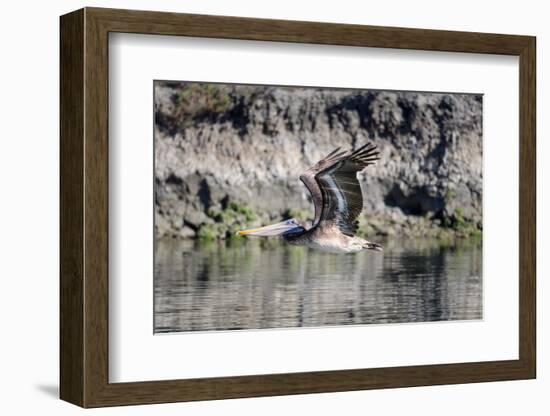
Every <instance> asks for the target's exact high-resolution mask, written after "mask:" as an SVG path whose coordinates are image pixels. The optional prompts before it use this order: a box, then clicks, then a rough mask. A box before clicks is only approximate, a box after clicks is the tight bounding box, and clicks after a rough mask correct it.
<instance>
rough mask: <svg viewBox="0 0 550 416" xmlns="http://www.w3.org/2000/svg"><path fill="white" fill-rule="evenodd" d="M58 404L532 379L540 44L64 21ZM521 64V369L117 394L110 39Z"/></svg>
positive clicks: (197, 385) (94, 12)
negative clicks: (392, 51)
mask: <svg viewBox="0 0 550 416" xmlns="http://www.w3.org/2000/svg"><path fill="white" fill-rule="evenodd" d="M60 29H61V45H60V47H61V50H60V53H61V61H60V63H61V96H60V98H61V100H60V101H61V120H60V123H61V155H60V156H61V157H60V159H61V178H60V186H61V200H60V204H61V215H60V217H61V218H60V220H61V230H60V232H61V243H60V244H61V246H60V253H61V254H60V262H61V267H60V279H61V281H60V297H61V301H60V380H61V381H60V384H61V385H60V396H61V398H62V399H63V400H66V401H68V402H71V403H74V404H76V405H79V406H82V407H100V406H114V405H130V404H146V403H163V402H178V401H191V400H212V399H225V398H238V397H257V396H269V395H286V394H302V393H321V392H337V391H351V390H363V389H379V388H396V387H409V386H424V385H438V384H453V383H473V382H486V381H498V380H517V379H529V378H535V375H536V334H535V311H536V306H535V278H536V276H535V263H536V259H535V253H536V226H535V225H536V207H535V202H536V191H535V185H536V178H535V171H536V169H535V160H536V151H535V106H536V97H535V50H536V48H535V38H534V37H530V36H517V35H500V34H485V33H468V32H451V31H438V30H421V29H403V28H390V27H375V26H361V25H345V24H328V23H313V22H297V21H283V20H265V19H253V18H240V17H225V16H223V17H222V16H206V15H189V14H176V13H164V12H147V11H130V10H114V9H100V8H85V9H81V10H78V11H75V12H72V13H69V14H67V15H64V16H62V17H61V21H60ZM110 32H126V33H142V34H155V35H174V36H193V37H206V38H224V39H242V40H263V41H278V42H298V43H311V44H330V45H347V46H369V47H380V48H397V49H417V50H430V51H448V52H468V53H483V54H503V55H515V56H519V66H520V80H519V85H520V93H519V97H520V99H519V109H518V110H519V114H520V116H519V119H520V146H519V154H520V182H519V183H520V189H519V195H520V207H519V208H520V211H519V212H520V215H519V218H520V220H519V221H520V223H519V230H520V232H519V235H520V245H519V247H520V253H519V259H520V266H519V270H518V273H519V359H518V360H506V361H491V362H471V363H457V364H443V365H441V364H437V365H418V366H417V365H415V366H406V367H390V368H366V369H353V370H338V371H319V372H307V373H287V374H265V375H252V376H237V377H218V378H203V379H181V380H169V381H146V382H132V383H109V379H108V360H109V354H108V287H109V285H108V281H109V280H108V279H109V276H108V222H109V216H108V168H109V167H108V65H109V62H108V34H109V33H110Z"/></svg>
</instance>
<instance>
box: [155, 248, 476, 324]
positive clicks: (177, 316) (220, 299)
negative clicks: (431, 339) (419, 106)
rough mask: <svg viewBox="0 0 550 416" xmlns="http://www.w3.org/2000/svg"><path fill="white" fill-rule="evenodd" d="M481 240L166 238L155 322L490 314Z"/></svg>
mask: <svg viewBox="0 0 550 416" xmlns="http://www.w3.org/2000/svg"><path fill="white" fill-rule="evenodd" d="M481 260H482V255H481V243H480V242H479V241H476V242H472V241H461V242H457V243H455V244H452V245H440V242H439V241H408V242H399V243H398V242H392V241H388V242H386V243H385V244H384V252H383V253H374V252H373V253H371V252H361V253H357V254H348V255H342V254H327V253H323V252H320V251H315V250H311V249H308V248H306V247H293V246H289V245H286V244H284V243H282V242H280V241H278V240H270V241H268V240H252V239H250V240H244V239H243V240H239V241H235V242H227V243H211V244H200V243H198V242H195V241H179V242H177V241H158V242H157V246H156V252H155V319H154V320H155V332H156V333H160V332H176V331H209V330H229V329H255V328H282V327H305V326H323V325H346V324H354V325H357V324H370V323H395V322H426V321H442V320H467V319H481V318H482V305H481V303H482V293H481V291H482V284H481Z"/></svg>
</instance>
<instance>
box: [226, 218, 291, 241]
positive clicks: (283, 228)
mask: <svg viewBox="0 0 550 416" xmlns="http://www.w3.org/2000/svg"><path fill="white" fill-rule="evenodd" d="M293 228H296V224H293V223H291V222H288V221H283V222H279V223H277V224H272V225H266V226H265V227H260V228H252V229H250V230H243V231H237V235H250V236H257V237H271V236H276V235H281V234H284V233H286V232H288V231H290V230H292V229H293Z"/></svg>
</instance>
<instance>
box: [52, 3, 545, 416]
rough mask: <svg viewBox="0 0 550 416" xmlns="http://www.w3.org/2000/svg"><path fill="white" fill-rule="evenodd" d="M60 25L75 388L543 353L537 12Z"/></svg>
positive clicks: (124, 391) (516, 358)
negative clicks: (476, 22) (413, 19)
mask: <svg viewBox="0 0 550 416" xmlns="http://www.w3.org/2000/svg"><path fill="white" fill-rule="evenodd" d="M60 29H61V37H60V38H61V45H60V47H61V49H60V54H61V128H60V131H61V178H60V181H61V272H60V279H61V280H60V290H61V293H60V295H61V305H60V325H61V333H60V337H61V338H60V341H61V350H60V360H61V363H60V372H61V385H60V396H61V398H62V399H63V400H66V401H68V402H71V403H74V404H77V405H79V406H82V407H101V406H115V405H129V404H146V403H163V402H177V401H190V400H212V399H224V398H237V397H257V396H268V395H286V394H301V393H319V392H336V391H349V390H363V389H377V388H397V387H412V386H422V385H436V384H455V383H473V382H486V381H499V380H516V379H529V378H535V376H536V334H535V310H536V308H535V294H536V291H535V281H536V275H535V252H536V250H535V249H536V235H535V223H536V212H535V197H536V195H535V184H536V178H535V160H536V151H535V112H536V111H535V110H536V108H535V105H536V97H535V49H536V48H535V38H534V37H530V36H518V35H501V34H486V33H467V32H452V31H436V30H422V29H404V28H390V27H374V26H361V25H344V24H329V23H315V22H297V21H283V20H266V19H251V18H240V17H226V16H206V15H189V14H175V13H160V12H146V11H130V10H114V9H100V8H85V9H81V10H78V11H75V12H72V13H70V14H67V15H64V16H62V17H61V22H60Z"/></svg>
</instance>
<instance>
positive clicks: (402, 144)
mask: <svg viewBox="0 0 550 416" xmlns="http://www.w3.org/2000/svg"><path fill="white" fill-rule="evenodd" d="M369 140H370V141H373V142H374V143H375V144H376V145H377V146H378V148H379V150H380V157H381V159H380V160H379V162H378V163H377V164H376V165H375V166H371V167H368V168H367V169H366V170H365V171H364V172H362V173H360V174H359V179H360V181H361V182H362V188H363V199H364V206H365V209H364V211H363V214H362V218H361V222H360V223H361V232H362V233H366V234H382V235H393V234H407V235H448V234H449V233H453V234H460V235H467V234H480V231H481V229H482V184H483V180H482V96H480V95H472V94H440V93H420V92H393V91H373V90H347V89H323V88H294V87H272V86H237V85H222V84H220V85H218V84H197V83H179V82H156V84H155V227H156V233H157V236H158V237H164V236H170V237H177V238H195V237H203V238H225V237H229V236H231V235H232V234H233V233H234V231H235V230H236V229H239V228H241V227H244V226H254V225H259V224H261V223H265V222H268V221H273V220H275V219H278V218H284V217H289V216H294V217H300V218H302V219H304V218H311V217H312V216H313V206H312V204H311V201H310V197H309V193H308V191H307V189H306V188H305V186H303V184H302V183H301V182H300V180H299V175H300V174H301V173H302V172H303V171H304V170H305V169H307V168H308V167H309V166H311V165H312V164H314V163H315V162H316V161H317V160H319V159H320V158H321V157H323V156H324V155H326V154H327V153H329V152H330V151H331V150H333V149H334V148H335V147H344V148H350V149H351V148H356V147H358V146H360V145H362V144H363V143H365V142H367V141H369Z"/></svg>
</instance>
